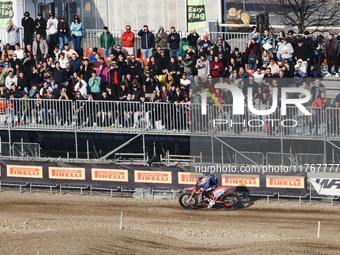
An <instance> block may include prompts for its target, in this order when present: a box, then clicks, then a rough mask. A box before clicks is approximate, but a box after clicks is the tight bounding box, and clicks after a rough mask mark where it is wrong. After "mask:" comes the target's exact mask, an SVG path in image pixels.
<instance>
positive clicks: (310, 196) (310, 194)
mask: <svg viewBox="0 0 340 255" xmlns="http://www.w3.org/2000/svg"><path fill="white" fill-rule="evenodd" d="M309 205H312V184H311V183H310V182H309Z"/></svg>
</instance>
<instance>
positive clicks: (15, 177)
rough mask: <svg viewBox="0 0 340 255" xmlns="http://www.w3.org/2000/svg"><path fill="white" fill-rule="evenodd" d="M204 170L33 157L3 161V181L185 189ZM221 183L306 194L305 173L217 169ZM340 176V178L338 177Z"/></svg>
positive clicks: (0, 171)
mask: <svg viewBox="0 0 340 255" xmlns="http://www.w3.org/2000/svg"><path fill="white" fill-rule="evenodd" d="M202 175H203V173H199V172H194V169H193V168H192V167H191V168H190V167H166V166H160V167H152V166H135V165H134V166H131V165H115V164H86V163H62V162H34V161H29V162H28V161H27V162H23V161H0V181H1V182H2V184H4V183H13V182H14V183H18V182H20V183H24V184H25V183H26V184H29V183H35V184H44V185H52V186H54V185H85V186H90V185H92V186H97V187H112V188H113V187H128V188H165V189H183V188H185V187H188V186H191V185H195V184H196V182H197V177H198V176H202ZM215 175H216V178H217V179H218V183H219V184H218V185H223V186H233V187H238V189H239V191H242V192H243V191H245V190H248V191H249V192H250V193H252V194H257V193H261V194H274V193H280V194H294V195H305V194H307V188H306V186H307V185H306V174H305V173H301V172H300V173H271V174H269V173H268V174H263V173H262V174H261V173H253V174H241V173H215ZM338 179H340V178H338Z"/></svg>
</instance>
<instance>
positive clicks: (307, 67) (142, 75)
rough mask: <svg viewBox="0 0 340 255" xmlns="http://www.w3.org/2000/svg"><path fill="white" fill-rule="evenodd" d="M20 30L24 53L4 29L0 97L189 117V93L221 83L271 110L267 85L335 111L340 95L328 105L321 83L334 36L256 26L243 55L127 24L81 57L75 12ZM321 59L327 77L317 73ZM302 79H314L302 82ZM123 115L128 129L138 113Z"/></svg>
mask: <svg viewBox="0 0 340 255" xmlns="http://www.w3.org/2000/svg"><path fill="white" fill-rule="evenodd" d="M21 25H22V27H23V30H24V38H23V40H24V45H25V46H24V48H22V47H21V42H20V41H19V36H18V28H17V26H15V25H14V24H13V22H10V24H9V25H8V27H7V28H6V29H7V32H8V43H7V44H6V45H5V46H4V47H3V49H1V74H0V87H2V89H0V97H1V98H33V99H36V98H38V99H59V100H75V101H81V100H102V101H127V102H140V103H144V102H163V103H169V104H172V105H174V109H172V108H171V111H174V112H180V113H181V114H187V112H188V111H189V109H190V107H188V104H189V103H190V102H192V103H199V102H200V95H199V92H198V93H195V92H196V90H195V88H201V87H203V86H204V85H205V84H208V85H212V86H214V84H215V83H217V82H227V83H234V84H235V85H236V86H239V87H240V88H241V89H243V90H244V91H246V89H247V88H248V87H252V88H253V95H252V96H253V102H254V104H259V105H266V106H270V105H271V101H272V99H271V91H272V88H273V87H278V88H281V87H283V86H297V87H298V86H303V87H304V88H306V89H310V90H311V92H312V97H313V98H312V101H311V102H310V105H311V106H313V107H318V108H324V107H326V106H331V107H337V108H339V107H340V94H339V95H338V96H336V97H335V98H332V99H331V101H328V104H327V103H326V100H327V99H326V93H327V92H326V88H325V86H324V85H322V83H321V82H320V78H322V77H323V76H324V75H325V76H335V77H338V63H339V58H340V45H339V41H338V38H335V36H334V35H333V34H329V35H328V37H327V38H326V39H325V38H324V37H323V36H322V35H319V36H318V37H317V38H316V39H313V38H312V37H311V35H310V34H309V32H308V31H306V32H305V33H304V35H303V37H301V38H297V37H295V36H294V31H292V30H290V31H289V32H288V36H286V35H285V33H284V31H280V33H279V35H278V36H277V37H273V36H272V35H271V33H270V31H269V30H265V31H264V33H259V32H258V31H257V28H256V27H254V28H253V30H252V32H251V33H250V34H249V36H248V39H249V42H248V44H247V47H246V50H245V52H242V51H240V50H239V49H238V48H234V49H231V47H230V45H229V43H228V41H227V40H225V39H224V38H222V37H220V36H218V37H217V39H216V41H212V40H211V39H210V38H209V36H208V35H203V36H202V37H201V36H200V35H199V34H198V33H197V32H196V31H190V33H189V34H188V36H187V37H184V38H181V37H180V34H179V33H178V32H177V31H176V29H175V27H171V28H170V33H166V32H165V29H164V27H159V29H158V31H157V33H153V32H151V31H150V30H149V28H148V26H146V25H145V26H144V27H143V28H142V29H140V30H139V31H138V33H136V34H135V33H134V32H132V30H131V26H130V25H127V26H126V27H125V29H126V31H124V32H123V33H122V35H121V38H120V40H121V42H122V43H121V45H119V44H116V42H115V38H114V37H113V36H112V34H111V33H110V32H109V29H108V28H107V27H104V28H103V32H102V34H101V35H100V43H99V45H93V47H94V48H93V49H91V53H90V54H88V55H86V54H84V51H85V49H84V50H83V49H82V48H81V41H82V31H83V27H82V23H81V21H80V19H79V17H78V16H77V15H76V16H74V20H73V22H72V23H71V24H70V25H68V24H67V23H66V22H65V18H64V17H63V16H61V17H59V19H57V18H56V17H55V16H54V14H53V13H50V15H49V19H48V20H45V19H44V18H43V17H42V14H41V13H38V16H37V18H36V19H35V20H33V19H32V18H31V17H30V14H29V13H28V12H26V13H25V15H24V17H23V19H22V24H21ZM34 35H35V36H34ZM70 37H71V38H72V45H73V48H71V47H70V45H69V42H68V39H69V38H70ZM137 37H139V38H140V40H141V59H140V58H137V55H138V52H135V51H134V48H135V45H134V43H135V40H136V38H137ZM324 59H326V60H324ZM325 61H327V63H328V70H327V71H328V72H327V73H326V74H323V73H322V66H323V63H324V62H325ZM307 77H312V80H311V81H307V80H304V79H303V78H307ZM285 78H291V80H293V82H289V81H290V79H285ZM191 88H194V90H192V89H191ZM193 91H194V93H193ZM229 94H230V93H229ZM221 95H223V96H222V99H223V103H225V104H230V103H232V97H231V96H230V95H229V96H228V93H227V92H225V91H224V92H221ZM248 96H249V95H248ZM178 107H181V110H178ZM176 109H177V110H176ZM124 112H125V113H129V114H128V115H129V116H130V115H131V118H130V119H131V123H130V121H129V123H128V125H130V126H136V125H135V124H136V121H135V120H137V119H138V118H139V115H138V114H139V113H138V112H139V111H138V110H136V109H135V110H129V111H127V110H124V111H123V113H122V114H123V115H124ZM130 113H131V114H130ZM135 113H137V116H136V114H135ZM96 114H97V113H96ZM153 117H154V116H153ZM56 122H57V121H56ZM123 122H124V121H123ZM164 122H167V121H164V120H163V127H164V126H165V125H164V124H165V123H164ZM170 122H171V121H170ZM181 123H182V124H180V125H179V127H177V128H180V129H186V128H189V125H190V118H189V117H187V116H186V117H184V118H183V117H182V122H181ZM92 124H93V123H92ZM120 124H121V125H122V124H124V123H122V122H120ZM112 125H114V124H112ZM169 125H171V123H170V124H169ZM169 125H168V126H169ZM168 128H170V127H168Z"/></svg>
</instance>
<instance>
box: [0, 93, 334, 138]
mask: <svg viewBox="0 0 340 255" xmlns="http://www.w3.org/2000/svg"><path fill="white" fill-rule="evenodd" d="M268 108H269V107H267V106H260V107H258V109H261V110H265V109H268ZM306 108H307V110H308V111H310V112H311V114H312V115H310V116H305V115H303V114H302V113H301V112H300V110H299V109H298V108H296V107H288V108H287V114H286V115H285V116H282V115H281V112H280V110H281V109H280V108H278V109H277V110H276V111H275V112H274V113H272V114H270V115H265V116H258V115H255V114H253V113H252V112H251V111H250V110H249V109H248V107H245V114H244V115H234V114H233V110H232V105H222V106H216V105H207V112H206V114H205V115H204V114H203V113H202V105H200V104H189V103H180V104H173V103H161V102H152V103H150V102H146V103H139V102H132V101H131V102H126V101H97V100H87V101H86V100H80V101H72V100H49V99H15V98H13V99H9V100H6V99H2V100H0V129H10V130H11V129H17V130H40V131H65V132H112V133H132V134H140V133H141V132H143V133H146V134H170V135H195V136H207V135H214V136H222V137H223V136H228V137H252V138H253V137H267V138H284V139H289V138H291V139H307V140H310V139H317V140H340V108H325V109H321V108H313V107H306Z"/></svg>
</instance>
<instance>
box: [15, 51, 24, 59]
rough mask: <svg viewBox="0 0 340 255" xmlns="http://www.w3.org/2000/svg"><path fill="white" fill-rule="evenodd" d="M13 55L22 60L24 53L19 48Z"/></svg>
mask: <svg viewBox="0 0 340 255" xmlns="http://www.w3.org/2000/svg"><path fill="white" fill-rule="evenodd" d="M14 54H17V59H23V58H24V51H23V50H22V49H21V48H20V49H19V50H15V51H14Z"/></svg>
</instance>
